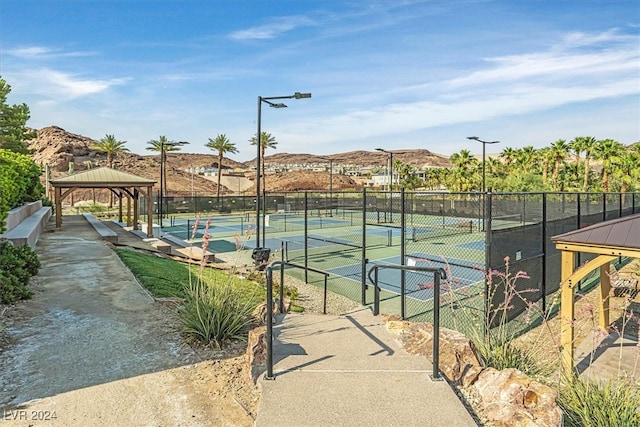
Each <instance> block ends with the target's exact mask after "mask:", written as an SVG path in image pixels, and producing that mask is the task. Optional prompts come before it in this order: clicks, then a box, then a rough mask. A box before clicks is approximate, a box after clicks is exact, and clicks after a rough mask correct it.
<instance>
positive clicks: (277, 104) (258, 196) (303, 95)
mask: <svg viewBox="0 0 640 427" xmlns="http://www.w3.org/2000/svg"><path fill="white" fill-rule="evenodd" d="M304 98H311V94H310V93H301V92H296V93H294V94H293V95H287V96H259V97H258V133H256V146H257V147H258V155H257V156H256V248H258V247H260V215H261V213H260V210H261V200H260V199H261V191H260V168H261V164H260V162H261V158H260V155H261V154H262V152H261V147H262V103H263V102H264V103H265V104H267V105H268V106H269V107H272V108H286V107H287V104H283V103H282V102H272V101H273V100H277V99H304ZM264 234H265V233H264V230H263V232H262V242H263V246H264V241H265V237H264Z"/></svg>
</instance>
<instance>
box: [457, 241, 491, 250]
mask: <svg viewBox="0 0 640 427" xmlns="http://www.w3.org/2000/svg"><path fill="white" fill-rule="evenodd" d="M456 247H458V248H464V249H473V250H474V251H483V252H484V249H485V245H484V240H476V241H474V242H467V243H461V244H459V245H456Z"/></svg>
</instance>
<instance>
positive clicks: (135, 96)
mask: <svg viewBox="0 0 640 427" xmlns="http://www.w3.org/2000/svg"><path fill="white" fill-rule="evenodd" d="M639 23H640V2H638V1H637V0H629V1H626V0H624V1H617V0H603V1H590V0H573V1H562V0H554V1H541V0H540V1H525V0H518V1H510V0H505V1H502V0H495V1H492V0H465V1H456V0H448V1H444V0H442V1H440V0H430V1H429V0H425V1H420V0H407V1H402V0H388V1H364V0H362V1H338V0H325V1H313V0H297V1H262V0H251V1H247V0H234V1H231V0H229V1H221V0H218V1H216V0H210V1H205V0H201V1H190V0H174V1H151V0H147V1H135V0H126V1H125V0H110V1H98V0H85V1H80V0H76V1H65V0H2V1H1V2H0V75H2V77H3V78H4V79H5V80H7V82H8V83H9V84H10V85H11V86H12V92H11V94H10V96H9V102H10V103H22V102H25V103H27V104H28V105H29V107H30V109H31V120H30V121H29V123H28V124H29V125H30V126H32V127H35V128H42V127H45V126H50V125H57V126H60V127H62V128H64V129H66V130H67V131H69V132H73V133H78V134H82V135H86V136H89V137H91V138H94V139H100V138H102V137H103V136H104V135H105V134H114V135H115V136H116V137H117V138H118V139H121V140H126V141H128V144H127V147H129V149H130V150H131V151H133V152H136V153H140V154H150V153H149V152H148V151H146V150H145V147H146V142H147V141H149V140H151V139H157V138H158V137H159V136H160V135H166V136H167V137H168V138H169V139H171V140H176V141H189V142H190V146H188V147H185V149H184V151H188V152H204V153H206V152H211V151H210V150H208V149H206V148H205V147H204V145H205V143H206V142H207V140H208V138H214V137H215V136H216V135H218V134H222V133H224V134H226V135H227V137H228V138H229V139H230V140H231V142H233V143H235V144H236V146H237V147H238V150H239V153H238V154H237V155H232V156H231V157H232V158H235V159H237V160H250V159H252V158H254V157H255V155H256V150H255V147H253V146H251V145H250V144H249V142H248V139H249V138H250V137H251V136H252V135H255V132H256V122H257V97H258V96H259V95H260V96H285V95H290V94H293V93H294V92H297V91H299V92H311V93H312V94H313V97H312V98H311V99H302V100H286V104H287V105H288V107H289V108H287V109H271V108H267V106H266V105H264V104H263V108H262V121H261V122H262V129H263V130H264V131H267V132H270V133H271V134H273V135H274V136H275V137H276V139H277V141H278V143H279V144H278V149H277V151H278V152H288V153H314V154H332V153H338V152H345V151H351V150H373V149H374V148H376V147H382V148H384V149H387V150H393V149H407V148H425V149H428V150H431V151H434V152H436V153H441V154H445V155H450V154H452V153H454V152H458V151H460V150H461V149H464V148H467V149H470V150H471V151H472V152H473V153H480V152H481V151H482V150H481V145H480V144H479V143H476V142H474V141H469V140H467V139H466V137H467V136H470V135H477V136H479V137H480V138H481V139H485V140H500V141H501V142H502V144H501V145H498V146H494V147H496V150H495V151H500V150H501V149H502V147H506V146H509V147H514V148H516V147H523V146H526V145H533V146H534V147H536V148H541V147H544V146H547V145H549V144H551V143H553V142H554V141H556V140H557V139H566V140H571V139H573V138H574V137H576V136H594V137H596V138H598V139H604V138H613V139H616V140H618V141H620V142H622V143H623V144H630V143H633V142H636V141H638V140H640V35H639V34H640V24H639ZM271 153H273V151H271ZM267 154H269V152H267Z"/></svg>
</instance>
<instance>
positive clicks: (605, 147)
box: [593, 139, 624, 193]
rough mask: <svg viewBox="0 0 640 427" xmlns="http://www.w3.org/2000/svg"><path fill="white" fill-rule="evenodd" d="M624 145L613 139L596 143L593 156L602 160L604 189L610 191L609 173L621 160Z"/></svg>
mask: <svg viewBox="0 0 640 427" xmlns="http://www.w3.org/2000/svg"><path fill="white" fill-rule="evenodd" d="M623 150H624V146H623V145H622V144H621V143H619V142H618V141H614V140H613V139H603V140H601V141H598V142H597V143H596V146H595V147H594V149H593V158H594V159H596V160H600V161H602V191H603V192H605V193H607V192H609V175H611V173H612V172H613V169H614V166H615V165H616V164H617V163H619V162H620V157H621V155H622V153H623Z"/></svg>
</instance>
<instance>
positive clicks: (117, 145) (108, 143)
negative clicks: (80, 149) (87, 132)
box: [92, 134, 129, 169]
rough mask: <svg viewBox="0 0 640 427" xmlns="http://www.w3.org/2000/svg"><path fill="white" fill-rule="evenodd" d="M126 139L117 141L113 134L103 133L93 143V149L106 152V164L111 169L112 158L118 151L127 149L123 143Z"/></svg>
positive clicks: (121, 151)
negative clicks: (103, 135)
mask: <svg viewBox="0 0 640 427" xmlns="http://www.w3.org/2000/svg"><path fill="white" fill-rule="evenodd" d="M126 143H127V141H119V140H118V139H116V137H115V136H113V135H109V134H107V135H105V137H104V138H102V139H101V140H100V141H98V142H97V143H95V144H94V145H93V147H92V148H93V149H94V150H96V151H100V152H101V153H106V154H107V165H109V167H110V168H112V169H113V159H114V157H115V156H117V155H118V154H119V153H124V152H126V151H129V149H128V148H126V147H125V146H124V145H125V144H126Z"/></svg>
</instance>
